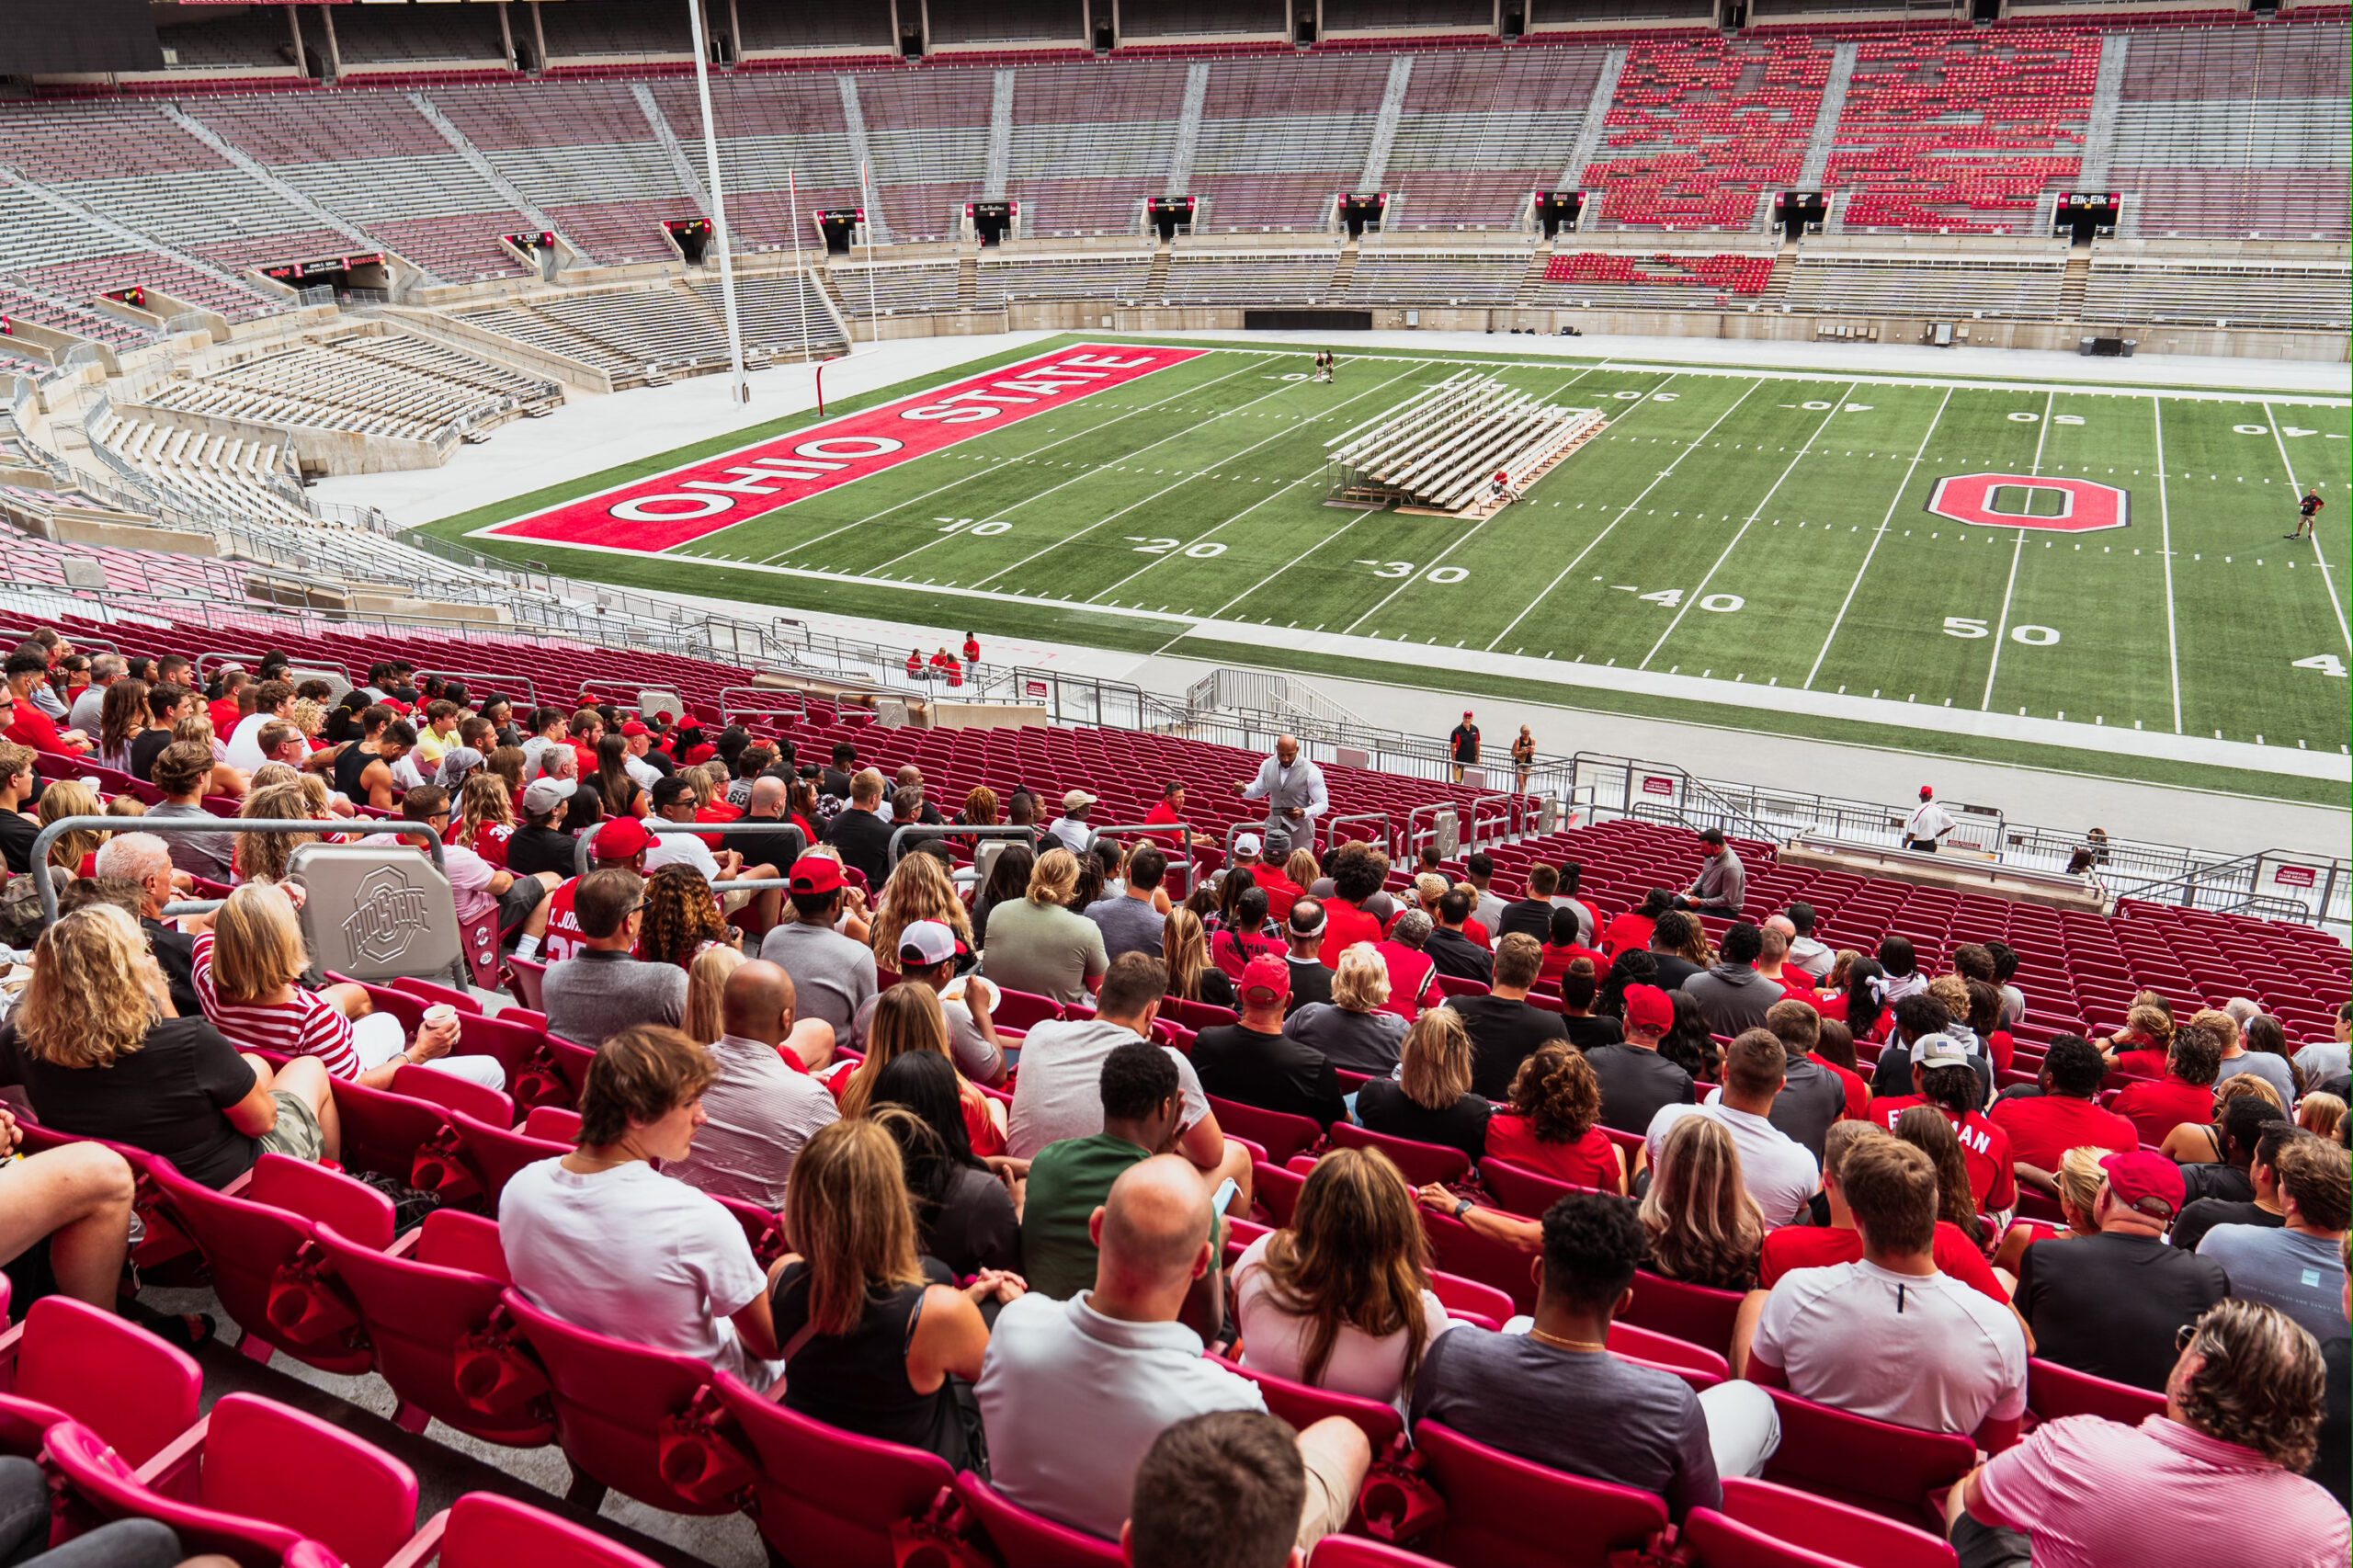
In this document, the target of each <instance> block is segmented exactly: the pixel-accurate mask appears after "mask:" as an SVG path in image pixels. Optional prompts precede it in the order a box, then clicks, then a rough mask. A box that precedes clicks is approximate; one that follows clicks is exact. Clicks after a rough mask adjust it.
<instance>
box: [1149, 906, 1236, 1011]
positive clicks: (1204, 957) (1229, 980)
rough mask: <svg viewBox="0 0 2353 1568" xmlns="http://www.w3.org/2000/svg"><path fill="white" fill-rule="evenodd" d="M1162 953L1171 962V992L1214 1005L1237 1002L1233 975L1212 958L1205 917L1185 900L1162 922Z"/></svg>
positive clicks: (1169, 980)
mask: <svg viewBox="0 0 2353 1568" xmlns="http://www.w3.org/2000/svg"><path fill="white" fill-rule="evenodd" d="M1160 956H1161V957H1162V958H1163V959H1165V960H1167V964H1168V994H1170V995H1171V996H1178V997H1182V998H1183V999H1184V1000H1186V1001H1188V1002H1206V1003H1208V1004H1209V1005H1210V1006H1213V1007H1231V1006H1233V1001H1234V996H1233V976H1232V975H1230V974H1228V973H1226V972H1225V971H1224V970H1222V969H1220V968H1219V967H1218V966H1217V965H1215V964H1213V963H1211V962H1210V942H1209V935H1208V933H1207V932H1205V931H1203V930H1202V929H1201V917H1200V916H1199V915H1196V914H1194V913H1193V912H1192V911H1191V910H1189V909H1187V908H1186V907H1185V906H1184V905H1182V904H1179V905H1177V906H1176V908H1174V909H1172V910H1170V911H1169V912H1168V918H1167V919H1165V920H1164V921H1162V922H1161V926H1160Z"/></svg>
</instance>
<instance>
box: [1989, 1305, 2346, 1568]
mask: <svg viewBox="0 0 2353 1568" xmlns="http://www.w3.org/2000/svg"><path fill="white" fill-rule="evenodd" d="M2176 1344H2177V1346H2178V1350H2177V1356H2176V1359H2175V1361H2174V1367H2173V1370H2172V1372H2171V1373H2169V1374H2168V1375H2167V1376H2166V1379H2165V1414H2164V1415H2152V1416H2148V1417H2146V1418H2145V1419H2143V1421H2142V1422H2141V1424H2140V1425H2139V1426H2124V1425H2122V1424H2121V1423H2120V1422H2115V1421H2108V1420H2103V1419H2102V1418H2100V1417H2099V1416H2097V1415H2071V1416H2066V1417H2063V1418H2062V1419H2060V1420H2056V1421H2046V1422H2044V1423H2042V1424H2041V1425H2040V1426H2037V1427H2036V1428H2035V1429H2034V1431H2033V1432H2032V1433H2031V1434H2030V1435H2029V1437H2027V1438H2026V1440H2025V1441H2024V1442H2022V1443H2019V1444H2018V1446H2016V1447H2015V1448H2012V1449H2006V1450H2005V1451H2004V1452H2003V1453H2001V1454H1998V1455H1996V1456H1995V1458H1994V1459H1993V1460H1989V1461H1988V1462H1987V1463H1985V1464H1983V1465H1980V1466H1979V1467H1978V1468H1977V1469H1975V1470H1973V1471H1971V1472H1970V1473H1969V1474H1968V1475H1967V1476H1966V1477H1965V1478H1963V1480H1962V1481H1961V1484H1960V1485H1958V1486H1956V1487H1954V1488H1953V1489H1952V1491H1951V1494H1949V1498H1948V1500H1947V1502H1946V1528H1947V1529H1948V1531H1949V1533H1950V1535H1951V1538H1952V1544H1953V1550H1954V1551H1955V1552H1957V1553H1958V1554H1959V1556H1960V1559H1961V1568H2027V1565H2028V1564H2029V1562H2030V1563H2031V1564H2032V1565H2033V1568H2107V1565H2109V1564H2120V1563H2130V1564H2131V1565H2132V1568H2211V1564H2213V1563H2216V1562H2223V1561H2229V1562H2260V1563H2262V1564H2264V1565H2265V1568H2342V1564H2343V1563H2344V1562H2345V1559H2346V1548H2347V1517H2346V1514H2345V1510H2344V1509H2343V1508H2342V1507H2340V1506H2338V1505H2337V1502H2336V1499H2335V1498H2334V1497H2332V1496H2330V1495H2329V1494H2328V1493H2327V1492H2326V1491H2325V1490H2324V1489H2323V1488H2322V1487H2321V1486H2319V1485H2318V1484H2316V1483H2313V1482H2312V1481H2309V1480H2307V1479H2305V1477H2304V1475H2303V1474H2302V1471H2305V1470H2306V1469H2307V1468H2310V1467H2312V1466H2313V1460H2314V1454H2315V1447H2316V1442H2317V1438H2318V1434H2319V1431H2320V1427H2321V1421H2322V1409H2323V1399H2324V1394H2325V1385H2326V1382H2327V1373H2326V1371H2325V1366H2324V1362H2323V1360H2322V1357H2321V1350H2320V1346H2317V1345H2316V1344H2314V1343H2313V1336H2312V1335H2310V1334H2308V1333H2306V1332H2305V1331H2304V1330H2303V1328H2302V1327H2301V1326H2299V1325H2298V1324H2297V1323H2296V1322H2295V1320H2294V1319H2292V1318H2290V1317H2289V1316H2288V1315H2287V1314H2286V1313H2284V1312H2280V1311H2279V1309H2278V1308H2276V1307H2267V1306H2261V1305H2258V1304H2257V1303H2256V1302H2253V1301H2240V1300H2237V1299H2236V1298H2232V1299H2230V1300H2226V1301H2219V1302H2217V1303H2215V1304H2214V1305H2213V1306H2211V1307H2209V1308H2208V1309H2207V1310H2206V1311H2205V1312H2203V1313H2201V1314H2200V1317H2199V1319H2198V1321H2197V1322H2196V1323H2194V1324H2185V1325H2183V1327H2182V1329H2181V1331H2180V1333H2179V1335H2177V1338H2176ZM2220 1543H2227V1544H2220Z"/></svg>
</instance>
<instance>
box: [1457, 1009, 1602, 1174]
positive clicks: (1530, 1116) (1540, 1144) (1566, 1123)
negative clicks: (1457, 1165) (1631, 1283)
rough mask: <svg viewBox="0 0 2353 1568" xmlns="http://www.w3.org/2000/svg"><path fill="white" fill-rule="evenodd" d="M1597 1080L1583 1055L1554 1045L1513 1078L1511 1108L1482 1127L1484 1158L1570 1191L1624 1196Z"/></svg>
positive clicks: (1542, 1050)
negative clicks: (1590, 1189) (1604, 1126)
mask: <svg viewBox="0 0 2353 1568" xmlns="http://www.w3.org/2000/svg"><path fill="white" fill-rule="evenodd" d="M1600 1118H1601V1080H1600V1079H1599V1078H1598V1077H1597V1076H1595V1074H1594V1071H1593V1064H1592V1063H1591V1062H1587V1061H1586V1059H1585V1052H1584V1051H1579V1050H1578V1049H1577V1048H1576V1047H1575V1046H1574V1045H1564V1044H1561V1043H1559V1042H1557V1041H1556V1042H1554V1043H1553V1044H1551V1045H1546V1046H1543V1047H1540V1049H1539V1050H1538V1051H1536V1053H1535V1054H1534V1055H1532V1056H1530V1057H1529V1058H1528V1060H1527V1061H1525V1062H1521V1063H1520V1064H1519V1071H1518V1072H1517V1073H1515V1074H1513V1075H1512V1080H1511V1109H1509V1110H1508V1111H1502V1112H1498V1113H1497V1114H1496V1115H1495V1117H1494V1118H1492V1119H1490V1120H1489V1121H1488V1123H1487V1153H1490V1154H1492V1155H1494V1156H1495V1158H1496V1159H1499V1160H1507V1161H1509V1162H1510V1163H1511V1164H1513V1165H1521V1166H1524V1167H1526V1168H1527V1169H1529V1170H1532V1171H1535V1172H1537V1173H1538V1174H1539V1175H1540V1176H1551V1177H1552V1179H1553V1180H1554V1181H1564V1182H1567V1183H1568V1184H1569V1185H1570V1186H1572V1187H1598V1188H1600V1189H1601V1190H1602V1191H1604V1192H1614V1193H1617V1194H1618V1195H1619V1196H1620V1197H1621V1198H1622V1197H1624V1196H1625V1194H1626V1152H1625V1151H1624V1150H1622V1149H1620V1148H1619V1147H1618V1145H1617V1144H1615V1143H1613V1142H1610V1140H1609V1134H1608V1133H1607V1132H1604V1131H1602V1130H1601V1128H1600V1126H1599V1125H1598V1124H1599V1121H1600Z"/></svg>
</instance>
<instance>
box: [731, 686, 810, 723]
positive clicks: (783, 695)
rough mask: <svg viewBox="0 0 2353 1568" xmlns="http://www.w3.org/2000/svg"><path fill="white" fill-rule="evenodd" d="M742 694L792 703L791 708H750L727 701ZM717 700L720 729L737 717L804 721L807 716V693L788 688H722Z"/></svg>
mask: <svg viewBox="0 0 2353 1568" xmlns="http://www.w3.org/2000/svg"><path fill="white" fill-rule="evenodd" d="M744 692H750V693H754V694H756V695H757V696H760V697H764V698H773V699H778V700H779V701H790V702H791V703H792V706H791V707H790V708H751V707H746V706H745V705H743V704H741V703H736V702H732V701H730V700H729V698H730V697H732V696H734V695H737V694H739V693H744ZM718 698H719V723H720V727H721V728H722V729H724V728H725V727H726V726H728V725H729V724H732V723H733V722H735V720H736V719H737V718H738V717H739V716H740V717H743V718H746V719H769V718H776V719H788V718H790V719H805V718H807V717H808V716H809V696H808V693H806V692H802V691H796V690H794V689H793V688H792V687H786V686H722V687H720V688H719V691H718Z"/></svg>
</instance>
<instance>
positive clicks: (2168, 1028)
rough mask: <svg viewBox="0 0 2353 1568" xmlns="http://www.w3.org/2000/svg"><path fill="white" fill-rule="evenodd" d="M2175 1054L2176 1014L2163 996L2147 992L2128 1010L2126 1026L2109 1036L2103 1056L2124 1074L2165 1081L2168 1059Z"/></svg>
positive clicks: (2102, 1047)
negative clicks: (2167, 1005)
mask: <svg viewBox="0 0 2353 1568" xmlns="http://www.w3.org/2000/svg"><path fill="white" fill-rule="evenodd" d="M2172 1051H2173V1013H2172V1010H2171V1009H2169V1008H2168V1007H2166V1006H2165V1000H2164V998H2163V997H2160V996H2158V995H2157V994H2156V993H2155V992H2154V991H2143V992H2142V993H2141V994H2139V995H2137V996H2135V997H2133V998H2132V1005H2131V1006H2130V1007H2128V1008H2126V1009H2125V1011H2124V1027H2123V1028H2120V1029H2119V1030H2117V1031H2116V1032H2115V1033H2114V1034H2112V1035H2110V1036H2109V1037H2108V1040H2107V1043H2106V1044H2104V1045H2102V1046H2101V1047H2100V1054H2101V1055H2103V1056H2105V1057H2107V1058H2108V1064H2109V1066H2110V1067H2112V1068H2114V1069H2115V1070H2116V1071H2118V1072H2120V1073H2130V1074H2132V1075H2133V1076H2135V1077H2139V1078H2162V1077H2164V1076H2165V1059H2166V1058H2167V1056H2169V1055H2170V1054H2171V1053H2172Z"/></svg>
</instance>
